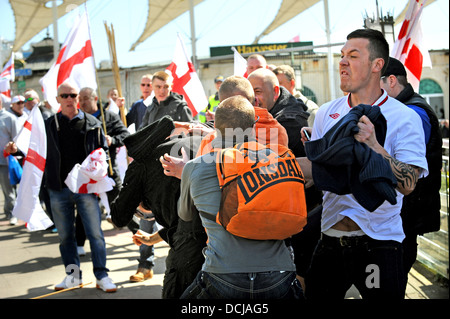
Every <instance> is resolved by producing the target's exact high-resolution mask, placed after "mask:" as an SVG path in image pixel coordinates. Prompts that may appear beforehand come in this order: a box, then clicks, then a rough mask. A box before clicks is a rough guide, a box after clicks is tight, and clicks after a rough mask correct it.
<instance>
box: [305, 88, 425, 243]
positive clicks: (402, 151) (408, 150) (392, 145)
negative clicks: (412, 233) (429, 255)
mask: <svg viewBox="0 0 450 319" xmlns="http://www.w3.org/2000/svg"><path fill="white" fill-rule="evenodd" d="M350 96H351V94H349V95H348V96H344V97H342V98H339V99H336V100H334V101H331V102H328V103H326V104H324V105H322V106H321V107H320V108H319V110H318V111H317V114H316V118H315V121H314V126H313V131H312V136H311V139H312V140H315V139H320V138H322V137H323V136H324V135H325V133H326V132H327V131H328V130H329V129H331V128H332V127H333V126H334V125H335V124H336V123H337V122H338V121H339V120H340V119H341V118H342V116H345V115H346V114H347V113H348V112H349V111H350V110H351V106H350V101H349V99H350ZM373 105H378V106H379V107H380V109H381V113H382V114H383V115H384V117H385V118H386V122H387V131H386V140H385V144H384V149H385V150H386V151H387V152H388V154H390V155H391V156H392V157H394V158H395V159H397V160H399V161H401V162H403V163H406V164H411V165H415V166H418V167H420V168H422V169H423V170H422V174H421V176H420V177H425V176H427V175H428V165H427V161H426V158H425V142H424V132H423V129H422V122H421V119H420V117H419V115H417V113H416V112H414V111H413V110H411V109H410V108H408V107H407V106H406V105H404V104H403V103H401V102H399V101H397V100H396V99H394V98H391V97H389V96H388V95H387V93H386V92H385V91H384V90H383V94H382V95H381V97H380V98H379V99H378V100H377V101H376V102H375V103H374V104H373ZM402 202H403V195H402V194H401V193H400V192H399V191H397V204H396V205H391V204H390V203H389V202H387V201H385V202H384V203H383V204H382V205H381V206H380V207H378V208H377V209H376V210H375V211H374V212H369V211H368V210H366V209H365V208H363V207H362V206H361V205H360V204H359V203H358V202H357V201H356V199H355V197H354V196H353V195H352V194H347V195H336V194H334V193H332V192H328V191H325V192H324V196H323V213H322V232H324V231H326V230H328V229H329V228H330V227H331V226H333V225H334V224H336V223H337V222H339V221H340V220H342V219H343V218H344V217H345V216H347V217H349V218H350V219H352V220H353V221H354V222H355V223H356V224H358V226H359V227H360V228H361V230H362V231H363V232H364V233H365V234H367V235H368V236H370V237H371V238H374V239H377V240H395V241H398V242H402V241H403V239H404V237H405V235H404V233H403V227H402V219H401V217H400V210H401V207H402Z"/></svg>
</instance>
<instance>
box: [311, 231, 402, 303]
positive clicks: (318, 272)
mask: <svg viewBox="0 0 450 319" xmlns="http://www.w3.org/2000/svg"><path fill="white" fill-rule="evenodd" d="M404 278H405V277H404V270H403V250H402V244H401V243H399V242H396V241H392V240H375V239H372V238H370V237H369V236H355V237H345V236H344V237H340V238H337V237H330V236H326V235H324V234H322V238H321V239H320V241H319V243H318V244H317V247H316V250H315V251H314V255H313V257H312V261H311V265H310V268H309V270H308V272H307V274H306V277H305V297H306V299H307V300H316V299H317V300H327V299H332V300H338V299H344V298H345V294H346V292H347V290H348V289H349V288H350V287H351V285H352V284H354V285H355V287H356V288H357V289H358V291H359V293H360V294H361V296H362V298H363V299H385V300H399V299H403V298H404V295H405V284H404Z"/></svg>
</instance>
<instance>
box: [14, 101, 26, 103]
mask: <svg viewBox="0 0 450 319" xmlns="http://www.w3.org/2000/svg"><path fill="white" fill-rule="evenodd" d="M16 103H17V104H24V103H25V102H24V101H19V102H16Z"/></svg>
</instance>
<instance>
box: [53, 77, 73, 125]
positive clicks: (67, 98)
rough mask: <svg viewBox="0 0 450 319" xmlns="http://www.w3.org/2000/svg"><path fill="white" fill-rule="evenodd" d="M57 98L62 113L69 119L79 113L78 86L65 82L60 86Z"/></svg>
mask: <svg viewBox="0 0 450 319" xmlns="http://www.w3.org/2000/svg"><path fill="white" fill-rule="evenodd" d="M56 100H57V101H58V103H59V104H60V105H61V113H62V114H63V115H65V116H67V117H68V118H69V119H72V118H73V117H74V116H75V115H77V114H78V88H76V87H74V86H73V85H71V84H70V83H67V82H64V83H63V84H61V85H60V86H59V87H58V95H57V97H56Z"/></svg>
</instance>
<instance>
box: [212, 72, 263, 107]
mask: <svg viewBox="0 0 450 319" xmlns="http://www.w3.org/2000/svg"><path fill="white" fill-rule="evenodd" d="M235 95H241V96H243V97H245V98H246V99H247V100H248V101H249V102H250V103H251V104H252V105H254V104H255V93H254V92H253V87H252V85H251V83H250V82H249V81H248V80H247V79H246V78H244V77H243V76H238V75H233V76H230V77H228V78H226V79H225V81H223V83H222V85H221V86H220V89H219V100H220V101H223V100H225V99H227V98H229V97H231V96H235Z"/></svg>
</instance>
